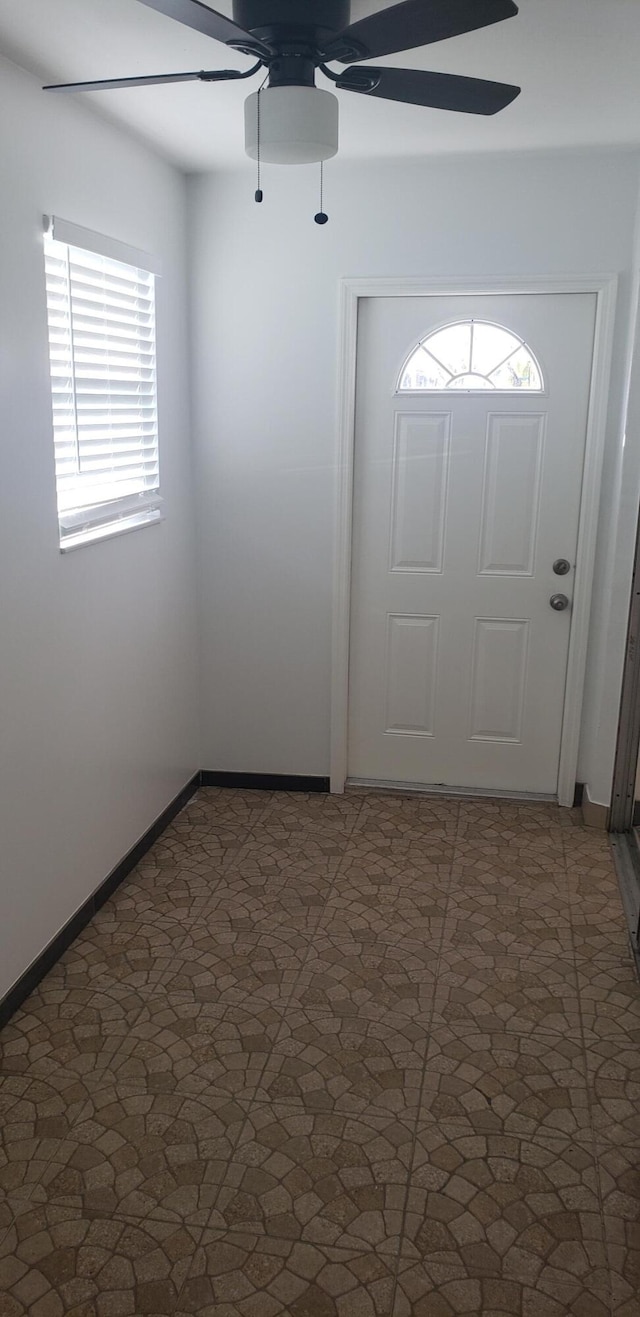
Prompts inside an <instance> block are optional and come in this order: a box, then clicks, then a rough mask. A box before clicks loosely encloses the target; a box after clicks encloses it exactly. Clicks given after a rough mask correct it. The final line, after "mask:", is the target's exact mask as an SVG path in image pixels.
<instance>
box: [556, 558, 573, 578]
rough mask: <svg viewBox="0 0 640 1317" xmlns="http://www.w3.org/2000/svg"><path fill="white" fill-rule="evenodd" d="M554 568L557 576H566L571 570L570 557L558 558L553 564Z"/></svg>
mask: <svg viewBox="0 0 640 1317" xmlns="http://www.w3.org/2000/svg"><path fill="white" fill-rule="evenodd" d="M553 570H554V572H555V574H556V576H566V575H567V572H570V571H571V563H570V562H569V559H568V558H556V560H555V562H554V564H553Z"/></svg>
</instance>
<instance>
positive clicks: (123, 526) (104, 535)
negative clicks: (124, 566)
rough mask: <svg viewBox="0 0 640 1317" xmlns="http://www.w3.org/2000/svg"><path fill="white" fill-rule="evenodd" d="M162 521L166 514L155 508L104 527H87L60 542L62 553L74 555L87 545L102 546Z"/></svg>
mask: <svg viewBox="0 0 640 1317" xmlns="http://www.w3.org/2000/svg"><path fill="white" fill-rule="evenodd" d="M161 521H164V513H163V512H162V511H161V510H160V508H153V509H150V510H149V511H148V512H139V513H136V514H135V515H133V516H131V517H119V518H118V520H117V521H109V522H106V523H105V524H104V525H102V526H90V527H85V528H83V529H82V530H78V531H74V532H73V533H72V534H70V535H65V537H64V539H63V540H61V541H60V552H61V553H72V552H73V551H74V550H75V549H83V548H84V547H85V545H89V544H100V543H102V541H103V540H113V539H116V538H117V537H118V536H120V535H128V534H129V533H130V532H131V531H133V530H144V529H145V527H146V526H156V525H158V523H159V522H161Z"/></svg>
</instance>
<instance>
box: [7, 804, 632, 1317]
mask: <svg viewBox="0 0 640 1317" xmlns="http://www.w3.org/2000/svg"><path fill="white" fill-rule="evenodd" d="M639 1043H640V987H639V985H638V983H637V980H636V978H635V974H634V970H633V968H632V963H631V959H630V955H629V953H628V948H627V941H626V931H625V924H624V920H623V917H622V911H621V906H620V902H619V898H618V893H617V888H616V882H615V878H614V873H613V869H612V866H611V861H610V857H609V850H608V844H607V839H606V837H605V836H604V835H600V834H598V833H594V832H587V831H586V830H584V829H583V828H582V827H581V826H579V824H578V823H577V822H576V819H575V818H574V816H573V815H572V814H571V813H570V812H568V811H560V810H558V809H556V808H554V807H552V806H547V805H539V806H538V805H529V806H525V805H519V804H510V803H498V802H492V801H481V802H477V801H464V802H462V803H461V802H458V801H453V800H446V799H438V800H433V799H431V800H428V799H425V798H422V799H419V798H416V797H410V796H400V795H393V794H387V795H373V794H367V793H365V792H362V793H358V792H353V793H349V794H347V795H346V797H344V798H336V797H327V796H305V795H287V794H273V795H271V794H268V793H259V792H241V791H234V792H230V791H216V790H205V791H201V792H200V793H199V795H198V796H197V797H196V798H194V800H193V801H192V802H191V803H190V804H189V806H188V807H187V809H186V810H185V811H184V812H183V813H182V814H181V815H180V816H179V817H178V818H177V819H176V821H175V822H174V824H173V825H172V826H171V827H170V828H169V830H168V831H167V832H166V833H165V834H164V836H163V837H162V838H161V840H160V841H159V842H158V843H157V844H156V845H155V846H154V848H153V850H152V851H151V852H149V854H148V855H147V856H146V857H145V860H144V862H143V863H141V864H140V865H139V866H138V868H137V870H136V871H135V872H134V873H133V874H132V875H131V876H130V878H129V879H128V880H127V882H126V883H125V884H124V885H123V886H122V887H121V888H120V889H119V890H118V892H117V893H116V895H115V896H114V897H113V899H112V900H111V901H109V903H108V904H107V905H106V906H105V907H104V908H103V909H102V910H101V912H100V913H99V915H98V916H97V917H96V918H95V920H94V921H93V923H92V924H91V926H90V927H88V928H87V929H86V930H85V932H84V933H83V934H82V935H81V936H80V937H79V938H78V940H77V941H76V942H75V944H74V945H73V947H71V948H70V950H69V951H68V953H67V954H66V955H65V957H64V959H63V960H61V961H60V962H59V963H58V964H57V965H56V967H55V968H54V970H53V971H52V972H51V973H50V974H49V975H48V977H47V978H46V980H45V981H44V982H43V983H42V984H41V986H40V988H39V989H38V990H37V991H36V992H35V993H34V994H33V995H32V997H31V998H30V999H29V1001H28V1002H26V1003H25V1006H24V1008H23V1009H22V1010H21V1011H20V1012H19V1013H18V1014H17V1015H16V1016H15V1017H14V1018H13V1020H12V1021H11V1023H10V1024H9V1025H8V1026H7V1027H6V1029H5V1030H4V1031H3V1033H2V1035H0V1120H1V1122H2V1130H1V1135H0V1317H22V1315H23V1314H30V1315H32V1317H139V1315H140V1317H142V1315H145V1317H194V1315H195V1317H278V1315H279V1314H289V1315H290V1317H477V1315H478V1314H482V1315H483V1317H515V1315H516V1314H517V1317H565V1315H566V1314H575V1315H576V1317H609V1315H610V1314H615V1317H639V1315H640V1047H639V1046H638V1044H639Z"/></svg>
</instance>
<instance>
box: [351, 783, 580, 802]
mask: <svg viewBox="0 0 640 1317" xmlns="http://www.w3.org/2000/svg"><path fill="white" fill-rule="evenodd" d="M345 786H347V787H368V788H369V790H370V791H397V792H399V793H402V794H406V793H407V792H412V793H413V794H414V795H420V796H461V797H463V798H467V799H469V798H473V797H477V796H482V797H484V798H485V799H487V800H522V801H525V802H529V803H531V804H534V803H535V802H536V801H542V802H544V803H545V804H552V805H557V803H558V797H557V795H555V794H545V793H544V792H535V791H499V790H494V789H493V788H492V787H447V786H430V785H428V784H427V783H425V782H384V781H381V779H380V778H372V777H348V778H347V780H346V783H345Z"/></svg>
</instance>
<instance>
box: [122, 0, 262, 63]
mask: <svg viewBox="0 0 640 1317" xmlns="http://www.w3.org/2000/svg"><path fill="white" fill-rule="evenodd" d="M140 4H142V5H147V6H148V8H149V9H156V10H157V11H158V13H159V14H166V15H167V18H175V19H176V21H177V22H178V23H184V24H185V26H186V27H192V28H195V30H196V32H203V33H204V35H205V36H206V37H213V39H214V41H223V42H224V43H225V45H228V46H237V47H238V49H239V50H245V49H247V48H248V49H249V50H250V51H252V52H254V53H255V54H261V53H262V54H267V53H268V52H267V48H266V46H263V45H262V43H261V42H260V41H254V39H253V37H252V36H250V35H249V33H248V32H245V31H244V30H243V28H241V27H238V25H237V23H232V21H231V19H230V18H226V17H225V15H224V14H219V13H218V12H217V10H215V9H210V8H209V6H208V5H203V4H202V3H201V0H140Z"/></svg>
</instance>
